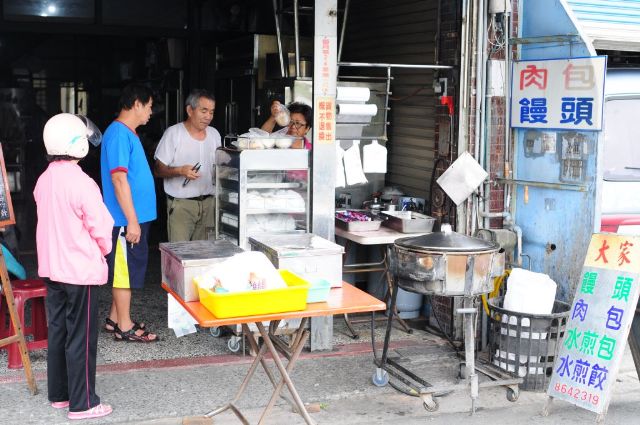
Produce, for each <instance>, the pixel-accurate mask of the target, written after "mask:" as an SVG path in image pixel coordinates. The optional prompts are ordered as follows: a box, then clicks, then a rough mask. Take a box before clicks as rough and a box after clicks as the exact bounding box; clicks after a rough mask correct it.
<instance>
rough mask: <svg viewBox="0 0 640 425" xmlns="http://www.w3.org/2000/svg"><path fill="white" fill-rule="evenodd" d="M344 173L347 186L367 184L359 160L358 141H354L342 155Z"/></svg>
mask: <svg viewBox="0 0 640 425" xmlns="http://www.w3.org/2000/svg"><path fill="white" fill-rule="evenodd" d="M344 173H345V177H346V181H347V184H348V185H349V186H352V185H355V184H364V183H367V181H368V180H367V177H366V176H365V175H364V172H363V171H362V161H361V160H360V140H354V141H353V145H351V147H350V148H349V149H347V150H346V151H345V153H344Z"/></svg>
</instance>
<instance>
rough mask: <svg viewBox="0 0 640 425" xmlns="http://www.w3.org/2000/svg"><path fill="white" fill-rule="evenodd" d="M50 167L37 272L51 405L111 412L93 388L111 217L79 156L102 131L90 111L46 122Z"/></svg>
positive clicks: (39, 189)
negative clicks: (43, 289) (41, 282)
mask: <svg viewBox="0 0 640 425" xmlns="http://www.w3.org/2000/svg"><path fill="white" fill-rule="evenodd" d="M43 138H44V144H45V147H46V149H47V159H48V160H49V166H48V168H47V169H46V170H45V172H44V173H42V175H41V176H40V177H39V178H38V182H37V183H36V187H35V190H34V191H33V195H34V197H35V200H36V204H37V212H38V225H37V229H36V243H37V248H38V274H39V275H40V277H42V278H43V279H45V281H46V283H47V301H46V304H47V320H48V325H49V338H48V344H49V345H48V352H47V385H48V390H49V401H51V406H52V407H54V408H57V409H63V408H67V407H68V408H69V413H68V418H69V419H90V418H99V417H102V416H106V415H108V414H110V413H111V411H112V408H111V406H109V405H108V404H102V403H100V397H98V395H97V394H96V392H95V381H96V353H97V348H98V329H99V328H98V323H97V312H98V306H97V302H98V291H97V288H96V286H97V285H103V284H105V283H106V282H107V262H106V260H105V258H104V256H105V255H106V254H108V253H109V252H110V251H111V230H112V229H113V219H112V218H111V214H109V211H108V210H107V208H106V207H105V205H104V203H103V202H102V196H101V194H100V189H99V188H98V185H97V184H96V183H95V182H94V181H93V180H92V179H91V178H90V177H89V176H88V175H86V174H85V173H84V172H83V171H82V169H81V168H80V166H79V165H78V161H80V160H81V159H82V158H84V157H85V156H86V155H87V153H88V151H89V142H91V143H92V144H93V145H96V146H97V145H98V144H99V143H100V140H101V138H102V134H101V133H100V130H98V129H97V128H96V127H95V125H93V123H92V122H91V121H90V120H88V119H87V118H85V117H82V116H80V115H73V114H58V115H56V116H54V117H52V118H51V119H50V120H49V121H47V124H46V125H45V127H44V133H43Z"/></svg>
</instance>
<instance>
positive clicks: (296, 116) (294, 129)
mask: <svg viewBox="0 0 640 425" xmlns="http://www.w3.org/2000/svg"><path fill="white" fill-rule="evenodd" d="M280 107H281V105H280V102H278V101H277V100H274V101H273V103H272V104H271V116H270V117H269V118H268V119H267V120H266V121H265V122H264V124H262V127H261V128H262V129H263V130H264V131H268V132H269V133H273V132H274V131H275V130H279V129H280V128H282V127H279V126H278V124H277V123H276V115H277V114H278V113H279V112H280ZM288 109H289V115H290V120H289V125H288V126H287V127H288V130H287V134H288V135H289V136H295V137H296V141H295V142H293V145H291V147H292V148H295V149H302V148H304V149H311V142H310V141H309V139H307V137H306V135H307V133H308V132H309V130H310V129H311V126H312V124H313V112H312V111H311V106H309V105H305V104H304V103H300V102H293V103H291V104H289V106H288Z"/></svg>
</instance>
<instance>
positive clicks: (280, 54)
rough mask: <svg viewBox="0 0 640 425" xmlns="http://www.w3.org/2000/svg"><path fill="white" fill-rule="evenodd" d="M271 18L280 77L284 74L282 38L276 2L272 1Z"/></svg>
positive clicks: (276, 0) (275, 0)
mask: <svg viewBox="0 0 640 425" xmlns="http://www.w3.org/2000/svg"><path fill="white" fill-rule="evenodd" d="M273 18H274V19H275V21H276V38H277V39H278V55H279V56H280V75H281V76H282V78H284V77H286V75H285V74H284V58H283V57H282V36H281V35H280V20H279V19H278V0H273Z"/></svg>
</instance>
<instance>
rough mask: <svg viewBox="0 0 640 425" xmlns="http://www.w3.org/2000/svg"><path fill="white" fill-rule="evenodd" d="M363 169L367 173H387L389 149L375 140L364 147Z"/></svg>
mask: <svg viewBox="0 0 640 425" xmlns="http://www.w3.org/2000/svg"><path fill="white" fill-rule="evenodd" d="M362 169H363V170H364V172H365V173H386V172H387V148H385V147H384V146H382V145H380V144H378V141H377V140H374V141H373V142H371V143H370V144H368V145H365V146H363V147H362Z"/></svg>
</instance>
